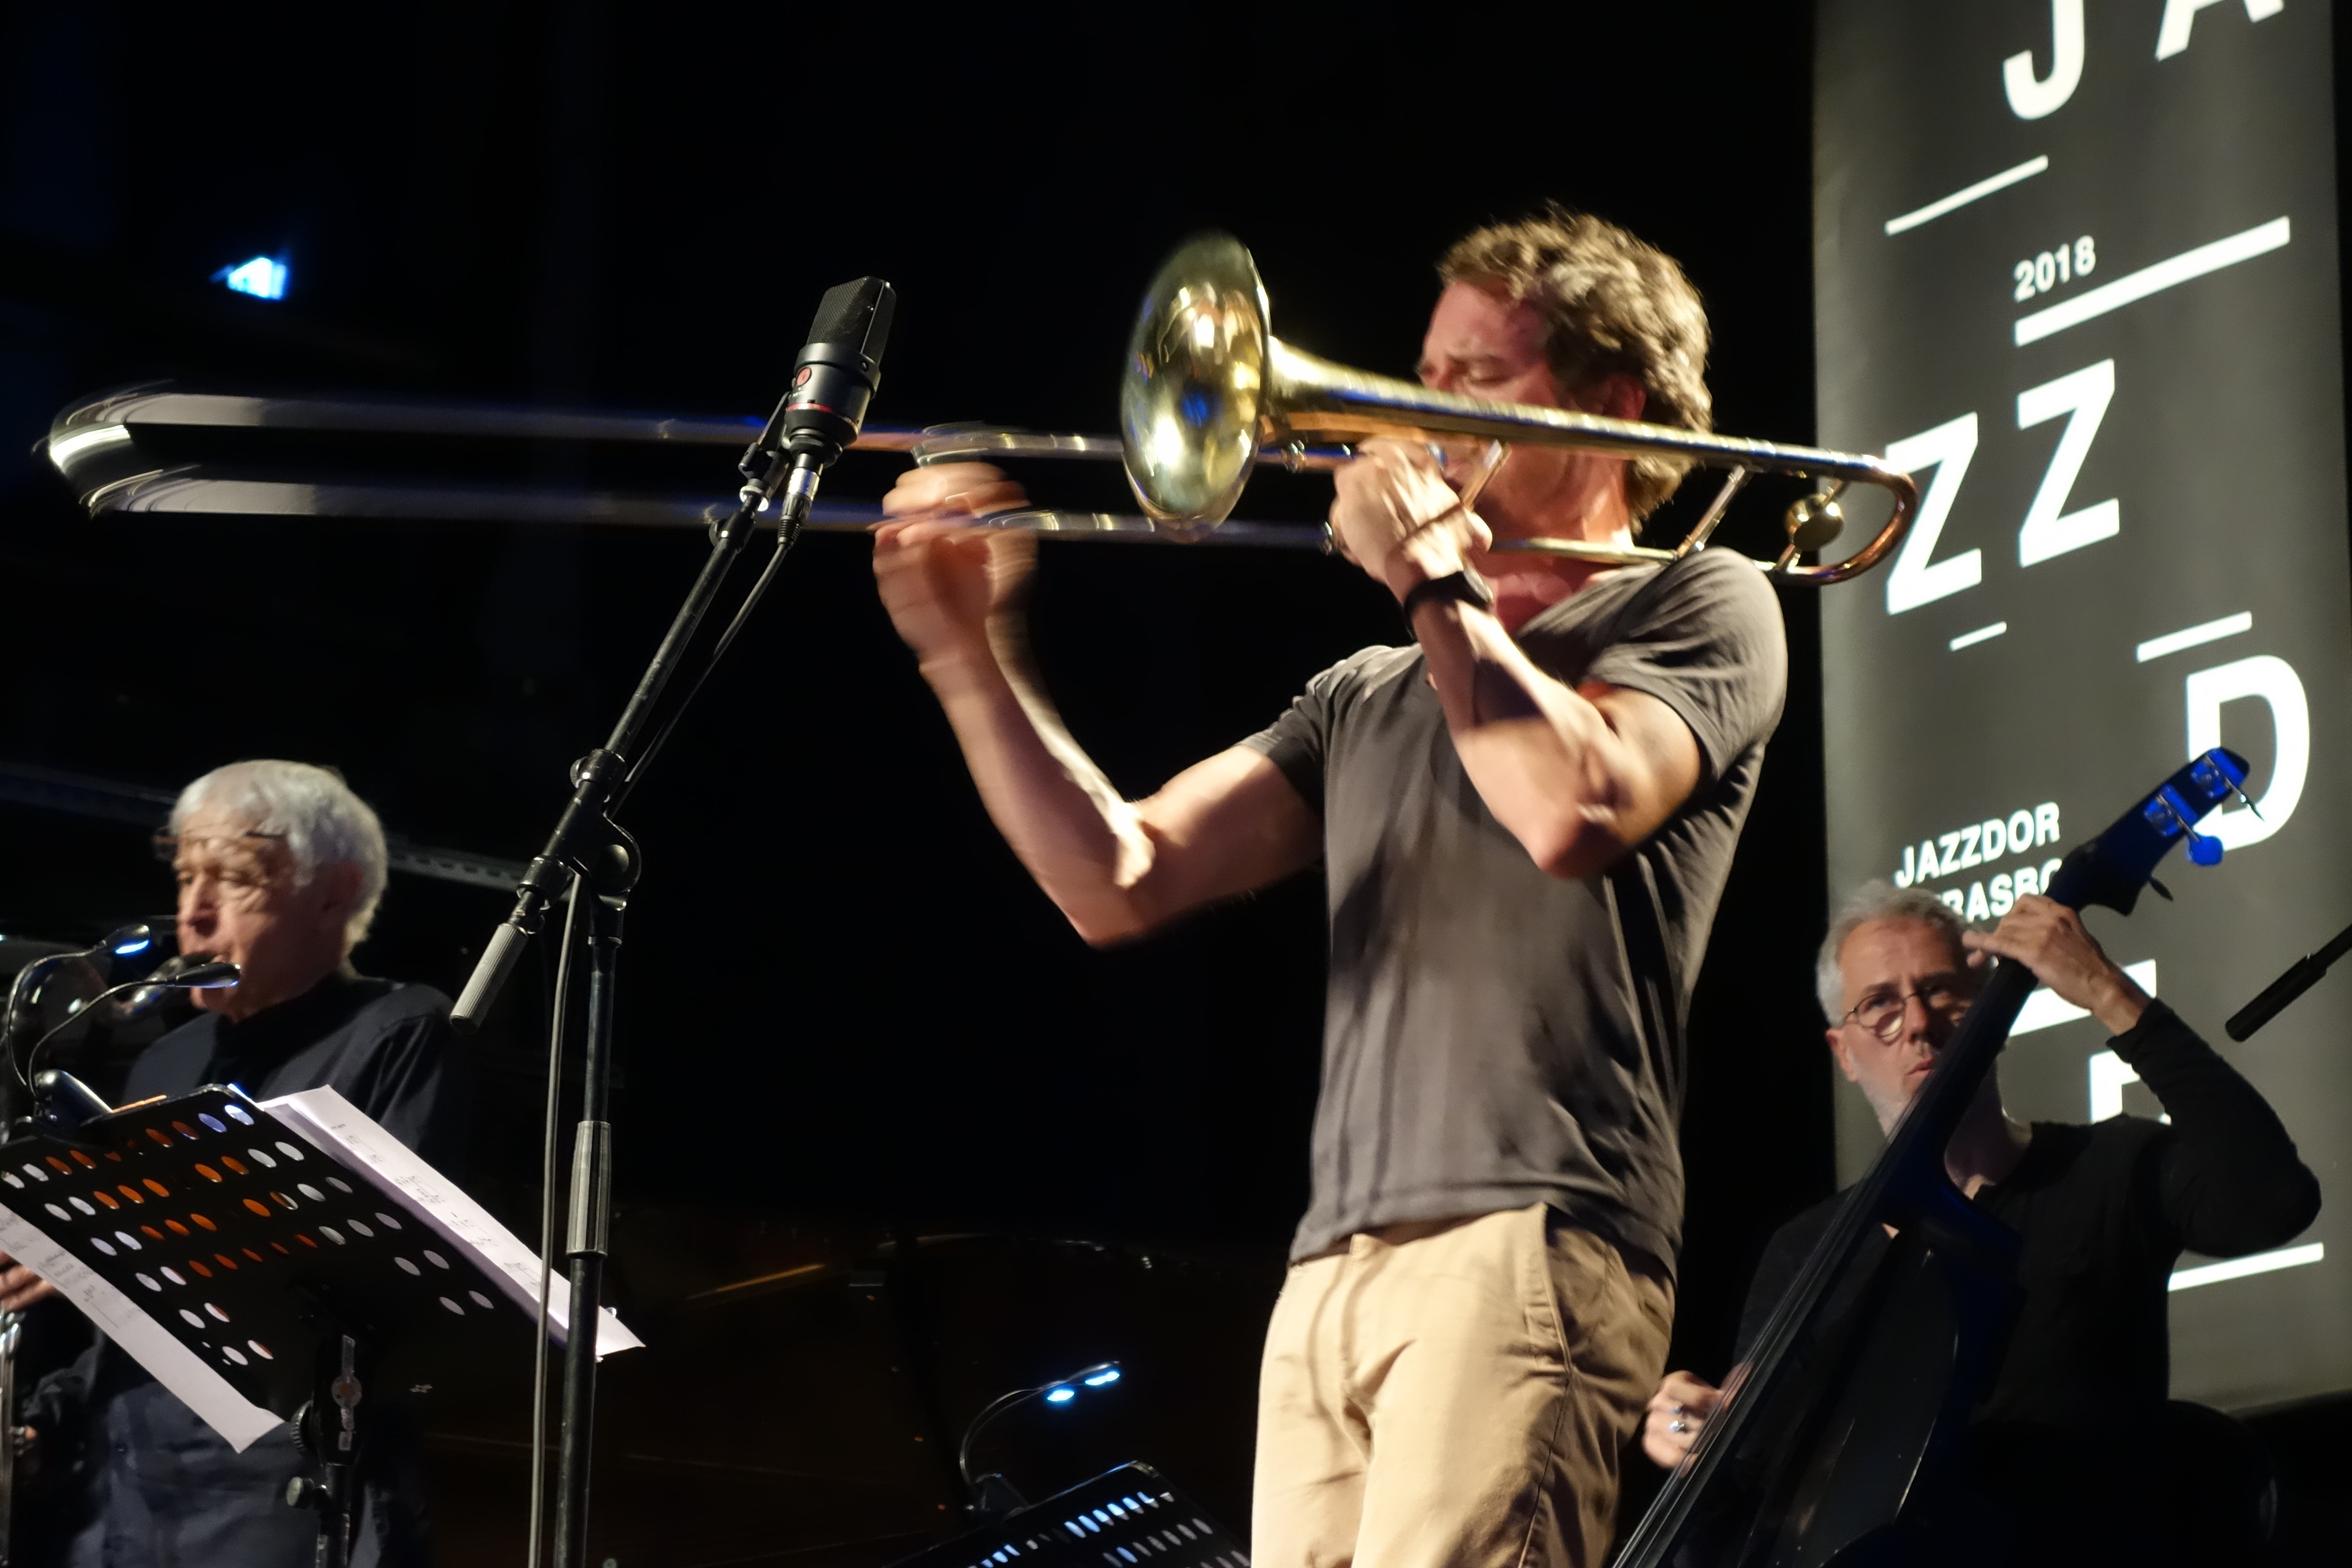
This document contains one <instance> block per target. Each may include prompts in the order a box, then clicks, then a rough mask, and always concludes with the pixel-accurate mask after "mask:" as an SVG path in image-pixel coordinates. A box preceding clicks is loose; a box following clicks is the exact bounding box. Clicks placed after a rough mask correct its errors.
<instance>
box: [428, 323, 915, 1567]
mask: <svg viewBox="0 0 2352 1568" xmlns="http://www.w3.org/2000/svg"><path fill="white" fill-rule="evenodd" d="M891 304H892V295H891V290H890V286H889V285H888V284H887V283H884V282H881V281H880V280H879V279H858V280H857V281H856V282H855V283H846V284H843V285H841V286H840V287H839V288H837V289H832V290H831V291H829V292H828V293H827V294H826V295H825V298H824V304H823V305H821V306H820V307H819V308H818V311H817V324H816V326H815V328H814V336H813V340H812V342H810V343H809V344H808V345H807V346H806V347H804V348H803V350H802V351H801V363H800V366H799V368H798V370H797V372H796V374H795V377H794V380H793V390H792V391H791V392H790V393H788V394H787V395H786V396H785V399H784V401H783V402H782V404H781V405H779V406H778V407H777V409H776V412H775V414H774V416H772V417H771V418H770V420H769V421H768V426H767V428H766V429H765V430H763V431H762V432H761V435H760V437H759V438H758V439H757V440H755V441H753V442H752V443H751V447H748V448H747V449H746V450H745V452H744V454H743V458H742V461H741V463H740V468H741V471H742V474H743V478H744V481H745V482H744V485H743V488H742V489H741V491H740V494H739V498H738V504H737V506H736V508H735V510H734V512H733V514H732V515H731V516H730V517H729V518H728V519H727V520H726V521H724V522H722V523H720V524H719V525H718V527H717V528H716V529H715V530H714V531H713V532H712V534H711V539H710V553H709V556H708V557H707V558H706V559H705V561H704V563H703V566H702V570H701V572H700V574H698V575H697V577H696V578H695V580H694V584H693V586H692V587H690V588H689V589H688V591H687V595H686V601H685V603H684V604H682V605H679V607H678V611H677V616H675V617H674V618H673V619H672V620H671V622H670V625H669V629H668V631H667V632H666V633H665V634H664V635H663V637H662V640H661V644H660V646H659V647H656V649H655V650H654V655H653V658H652V659H651V661H650V662H649V663H648V664H647V665H646V672H645V675H644V676H643V678H641V679H639V680H638V682H637V687H636V689H635V691H634V692H633V693H631V695H630V697H629V700H628V704H627V706H626V707H625V708H624V709H623V710H621V716H620V719H619V720H618V721H616V722H615V723H614V726H613V731H612V733H611V734H610V735H609V736H608V737H607V738H606V739H605V742H604V744H603V745H602V746H599V747H598V748H597V749H595V750H594V751H593V752H589V753H588V754H587V755H586V756H584V757H583V758H581V759H580V760H579V761H578V762H576V763H572V772H571V782H572V799H571V801H570V803H569V804H567V805H565V806H564V808H563V812H562V816H559V817H558V818H557V820H556V824H555V828H554V831H553V832H552V833H551V834H550V835H549V837H548V840H547V845H546V847H544V848H543V849H541V851H540V853H539V855H538V856H537V858H534V859H533V860H532V861H531V862H530V867H529V868H527V869H526V870H525V871H524V873H523V878H522V880H521V881H520V883H519V884H518V885H517V888H516V898H515V907H514V912H513V913H512V914H510V915H509V917H508V918H507V920H506V921H505V922H504V923H503V924H501V925H500V926H499V928H498V930H497V931H494V932H493V933H492V935H491V938H490V941H489V942H488V945H487V946H485V948H484V949H483V952H482V956H481V959H480V961H479V962H478V963H477V964H476V966H475V969H474V973H473V976H472V978H471V979H470V980H468V981H467V984H466V988H465V991H464V992H463V993H462V994H460V996H459V997H458V1000H457V1005H456V1006H455V1007H454V1008H452V1009H451V1014H450V1016H451V1021H452V1022H453V1023H455V1024H456V1025H457V1026H459V1027H460V1028H463V1029H467V1030H470V1029H472V1028H473V1027H474V1026H476V1025H477V1024H478V1021H479V1020H480V1018H481V1017H482V1016H483V1015H484V1014H485V1013H487V1012H488V1010H489V1007H490V1005H491V1003H492V1002H493V1001H494V1000H495V999H496V997H497V995H498V993H499V988H500V987H501V986H502V985H503V984H505V982H506V979H507V977H508V975H509V973H512V971H513V968H514V965H515V963H516V962H517V961H518V960H519V959H520V957H521V954H522V950H523V949H524V947H525V946H527V945H528V944H529V942H530V939H531V938H532V937H533V936H535V935H537V934H538V933H539V931H540V930H541V928H542V927H543V926H544V925H545V923H546V920H547V915H548V912H549V910H551V909H552V908H553V906H554V905H555V903H556V902H557V901H558V900H561V899H562V897H563V896H564V895H565V893H566V892H567V891H571V892H572V896H574V897H579V896H581V895H582V894H585V895H586V910H587V914H588V921H587V926H588V1000H587V1009H586V1017H585V1024H586V1029H585V1033H586V1046H585V1049H584V1051H583V1058H582V1064H581V1065H582V1091H581V1107H580V1121H579V1123H578V1126H577V1128H576V1131H575V1133H574V1137H573V1142H572V1185H571V1200H570V1206H569V1208H568V1210H567V1218H566V1222H565V1226H564V1256H565V1259H566V1264H567V1271H566V1278H567V1280H568V1282H569V1285H570V1289H571V1305H570V1310H569V1313H568V1318H569V1322H570V1325H571V1326H570V1331H569V1333H568V1334H567V1335H566V1337H565V1341H564V1345H563V1416H562V1426H561V1428H560V1435H559V1437H558V1442H557V1454H558V1458H557V1465H556V1475H557V1489H556V1514H555V1553H554V1563H556V1564H557V1568H584V1564H585V1563H586V1560H587V1550H588V1531H587V1521H588V1472H589V1459H590V1439H591V1436H592V1435H593V1428H594V1422H595V1398H596V1334H597V1319H598V1314H599V1312H600V1311H601V1310H602V1308H603V1306H604V1263H605V1256H606V1250H607V1246H608V1241H609V1229H610V1220H611V1214H612V1173H613V1128H612V1121H611V1104H612V1082H613V1050H614V1043H613V1033H614V1031H613V1020H614V985H615V984H616V981H617V979H618V969H619V958H620V948H621V931H622V919H623V916H624V915H625V913H626V912H627V910H628V902H629V895H630V892H631V891H632V890H633V889H635V886H636V883H637V879H638V876H639V874H640V873H641V871H642V869H643V864H644V862H643V857H642V853H641V851H640V850H639V848H638V846H637V841H636V839H635V837H632V836H631V835H630V834H629V832H628V830H627V829H626V828H625V827H623V826H621V825H620V824H619V823H618V822H616V821H614V818H613V814H614V809H615V808H616V807H617V806H618V805H619V804H620V802H621V800H622V799H623V797H625V795H626V794H627V793H628V791H629V789H630V788H631V787H632V786H633V785H634V784H635V783H636V782H637V779H638V777H639V776H640V775H641V774H642V773H643V772H644V769H645V766H646V763H648V762H650V760H651V756H652V752H654V751H655V750H656V749H657V748H658V747H659V745H660V743H661V741H662V739H663V738H664V737H665V736H666V735H667V734H668V732H669V731H670V730H671V728H672V727H673V726H675V725H676V723H677V720H678V718H679V716H680V715H681V714H682V713H683V711H684V710H685V708H686V706H687V704H688V702H689V701H691V700H692V699H693V697H694V694H695V693H696V692H697V691H698V690H699V689H700V688H701V685H702V678H703V677H706V676H708V674H709V670H710V668H711V667H713V666H714V665H715V664H716V662H717V660H718V658H719V656H720V655H721V654H723V653H724V652H725V651H726V647H727V645H728V642H729V640H730V637H731V632H732V629H733V628H734V627H736V626H740V625H742V623H743V621H744V620H745V618H746V617H748V616H750V614H751V611H752V609H753V608H754V606H755V605H757V604H758V602H759V600H760V598H761V595H763V594H764V593H765V591H766V588H767V586H768V584H769V582H770V581H771V580H772V576H773V573H774V565H775V564H780V563H782V558H783V556H784V554H785V552H788V551H789V550H791V549H792V547H793V542H794V541H795V540H796V539H797V538H798V537H799V535H800V531H801V527H802V525H803V523H804V522H805V521H807V519H808V514H809V509H810V507H811V505H812V504H813V503H814V500H815V499H816V491H817V485H818V481H819V479H820V478H821V476H822V475H823V472H824V468H826V467H827V466H829V465H830V464H831V463H832V461H833V460H834V459H835V458H837V457H839V455H840V452H841V448H842V447H845V446H846V445H848V443H849V441H850V440H852V439H854V438H855V437H856V432H857V426H858V425H859V424H860V423H862V421H863V420H864V417H865V413H866V398H867V396H869V395H871V392H872V389H873V384H874V382H875V380H876V379H877V374H878V370H877V366H878V361H879V359H880V355H881V351H882V346H883V342H884V341H885V340H886V339H887V334H888V331H889V321H890V314H891ZM861 311H862V313H861ZM845 365H846V366H847V367H848V368H847V370H846V371H845V370H844V369H843V367H844V366H845ZM861 367H862V371H861ZM813 373H815V374H814V375H813ZM859 374H862V377H863V380H862V384H858V385H856V386H852V387H847V388H845V386H844V382H845V381H856V380H857V379H858V376H859ZM828 399H829V400H830V401H826V400H828ZM771 506H773V507H774V508H775V517H776V524H777V539H776V555H775V560H774V563H772V565H771V568H770V570H769V571H768V572H767V573H765V574H762V575H761V577H760V578H759V579H758V580H757V581H756V582H754V583H753V584H752V585H751V589H750V591H749V592H748V593H747V594H746V595H744V596H743V599H742V602H741V604H740V605H739V606H738V608H737V610H736V613H735V615H734V616H733V617H732V620H731V621H730V624H729V630H728V631H726V632H721V633H719V634H718V635H717V636H716V637H715V638H713V637H706V635H705V628H706V623H708V622H709V619H710V616H711V612H712V609H713V608H714V606H715V605H717V604H718V603H719V595H720V593H721V590H722V589H723V588H724V587H725V585H726V582H727V578H728V576H729V574H730V572H731V571H732V570H733V568H734V566H735V563H736V562H737V560H738V558H739V557H740V555H741V554H742V552H743V549H744V547H745V545H746V544H748V543H749V542H750V541H751V536H752V534H753V532H754V531H756V529H757V526H758V523H759V520H760V518H761V514H762V512H764V511H766V510H768V509H769V508H770V507H771ZM706 644H710V645H711V646H710V647H709V651H708V652H707V653H704V652H703V648H704V646H705V645H706ZM690 655H699V656H700V657H699V659H698V674H697V675H696V677H695V679H692V680H689V681H687V682H684V683H682V684H681V683H679V682H677V675H678V673H679V670H680V669H681V668H682V667H686V666H688V664H689V662H690V660H689V656H690ZM575 881H576V883H577V886H576V888H575V887H574V883H575ZM566 1000H567V999H566V998H565V997H562V996H558V997H556V998H555V1007H556V1009H557V1016H558V1017H559V1018H560V1017H561V1016H562V1011H563V1009H564V1007H565V1005H566ZM550 1070H551V1071H553V1070H554V1068H553V1064H552V1063H551V1066H550ZM532 1471H533V1473H532V1483H531V1484H532V1486H533V1488H534V1489H536V1488H537V1487H538V1486H539V1485H540V1484H541V1481H540V1478H539V1475H538V1464H537V1456H536V1455H535V1454H534V1456H533V1465H532ZM535 1545H536V1543H535V1542H534V1546H535ZM532 1568H538V1565H537V1563H536V1562H534V1563H533V1564H532Z"/></svg>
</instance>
